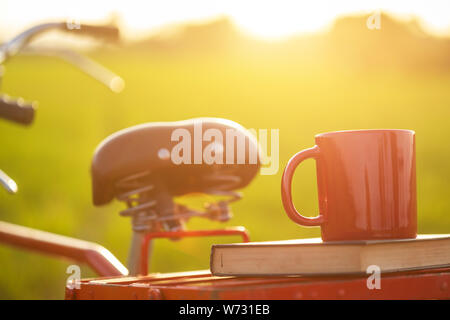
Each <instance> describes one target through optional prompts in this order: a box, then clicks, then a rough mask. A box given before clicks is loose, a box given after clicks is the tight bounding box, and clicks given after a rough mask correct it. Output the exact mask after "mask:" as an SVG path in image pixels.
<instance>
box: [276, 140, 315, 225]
mask: <svg viewBox="0 0 450 320" xmlns="http://www.w3.org/2000/svg"><path fill="white" fill-rule="evenodd" d="M319 154H320V150H319V147H318V146H314V147H312V148H309V149H305V150H302V151H300V152H299V153H297V154H295V155H294V156H293V157H292V158H291V159H290V160H289V162H288V164H287V165H286V168H285V169H284V172H283V177H282V178H281V199H282V200H283V206H284V210H285V211H286V213H287V215H288V216H289V218H291V220H293V221H294V222H295V223H298V224H301V225H303V226H307V227H312V226H320V225H321V224H322V223H323V222H324V216H323V215H321V214H319V215H318V216H317V217H312V218H309V217H304V216H302V215H301V214H300V213H299V212H298V211H297V210H296V209H295V206H294V204H293V202H292V176H293V175H294V172H295V169H296V168H297V166H298V165H299V164H300V163H301V162H302V161H303V160H306V159H308V158H314V159H315V160H316V161H317V158H318V157H319Z"/></svg>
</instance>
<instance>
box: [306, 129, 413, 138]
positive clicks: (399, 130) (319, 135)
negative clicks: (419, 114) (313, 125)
mask: <svg viewBox="0 0 450 320" xmlns="http://www.w3.org/2000/svg"><path fill="white" fill-rule="evenodd" d="M383 132H385V133H387V132H404V133H410V134H413V135H414V134H415V133H416V132H415V131H414V130H409V129H357V130H338V131H329V132H324V133H319V134H316V135H315V137H316V138H320V137H328V136H334V135H341V134H349V133H383Z"/></svg>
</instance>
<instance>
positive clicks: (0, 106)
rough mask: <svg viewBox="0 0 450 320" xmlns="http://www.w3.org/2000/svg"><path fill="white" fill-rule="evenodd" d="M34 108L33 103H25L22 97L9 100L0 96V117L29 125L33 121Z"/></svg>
mask: <svg viewBox="0 0 450 320" xmlns="http://www.w3.org/2000/svg"><path fill="white" fill-rule="evenodd" d="M35 110H36V106H35V103H27V104H25V103H24V102H23V99H17V100H9V99H8V98H7V97H1V96H0V118H4V119H6V120H9V121H13V122H16V123H19V124H23V125H29V124H31V123H32V122H33V119H34V113H35Z"/></svg>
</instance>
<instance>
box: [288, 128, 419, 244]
mask: <svg viewBox="0 0 450 320" xmlns="http://www.w3.org/2000/svg"><path fill="white" fill-rule="evenodd" d="M315 141H316V145H315V146H314V147H312V148H309V149H305V150H303V151H300V152H299V153H297V154H296V155H294V156H293V157H292V158H291V160H289V162H288V164H287V166H286V168H285V170H284V173H283V177H282V184H281V195H282V200H283V205H284V208H285V210H286V213H287V214H288V216H289V217H290V218H291V219H292V220H293V221H294V222H296V223H298V224H301V225H305V226H318V225H320V227H321V231H322V239H323V240H324V241H349V240H375V239H383V240H384V239H402V238H415V237H416V235H417V208H416V160H415V138H414V132H413V131H410V130H353V131H337V132H328V133H323V134H319V135H316V137H315ZM308 158H313V159H315V160H316V162H317V166H316V168H317V170H316V171H317V187H318V198H319V212H320V215H319V216H317V217H314V218H308V217H304V216H302V215H301V214H300V213H299V212H298V211H297V210H296V209H295V207H294V204H293V203H292V194H291V182H292V177H293V174H294V172H295V168H296V167H297V166H298V165H299V164H300V163H301V162H302V161H303V160H305V159H308Z"/></svg>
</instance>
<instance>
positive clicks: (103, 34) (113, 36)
mask: <svg viewBox="0 0 450 320" xmlns="http://www.w3.org/2000/svg"><path fill="white" fill-rule="evenodd" d="M66 30H67V31H70V32H74V33H76V34H78V35H86V36H91V37H96V38H102V39H105V40H109V41H117V40H119V36H120V33H119V28H117V27H116V26H112V25H109V26H108V25H106V26H95V25H88V24H80V25H73V26H69V25H66Z"/></svg>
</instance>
